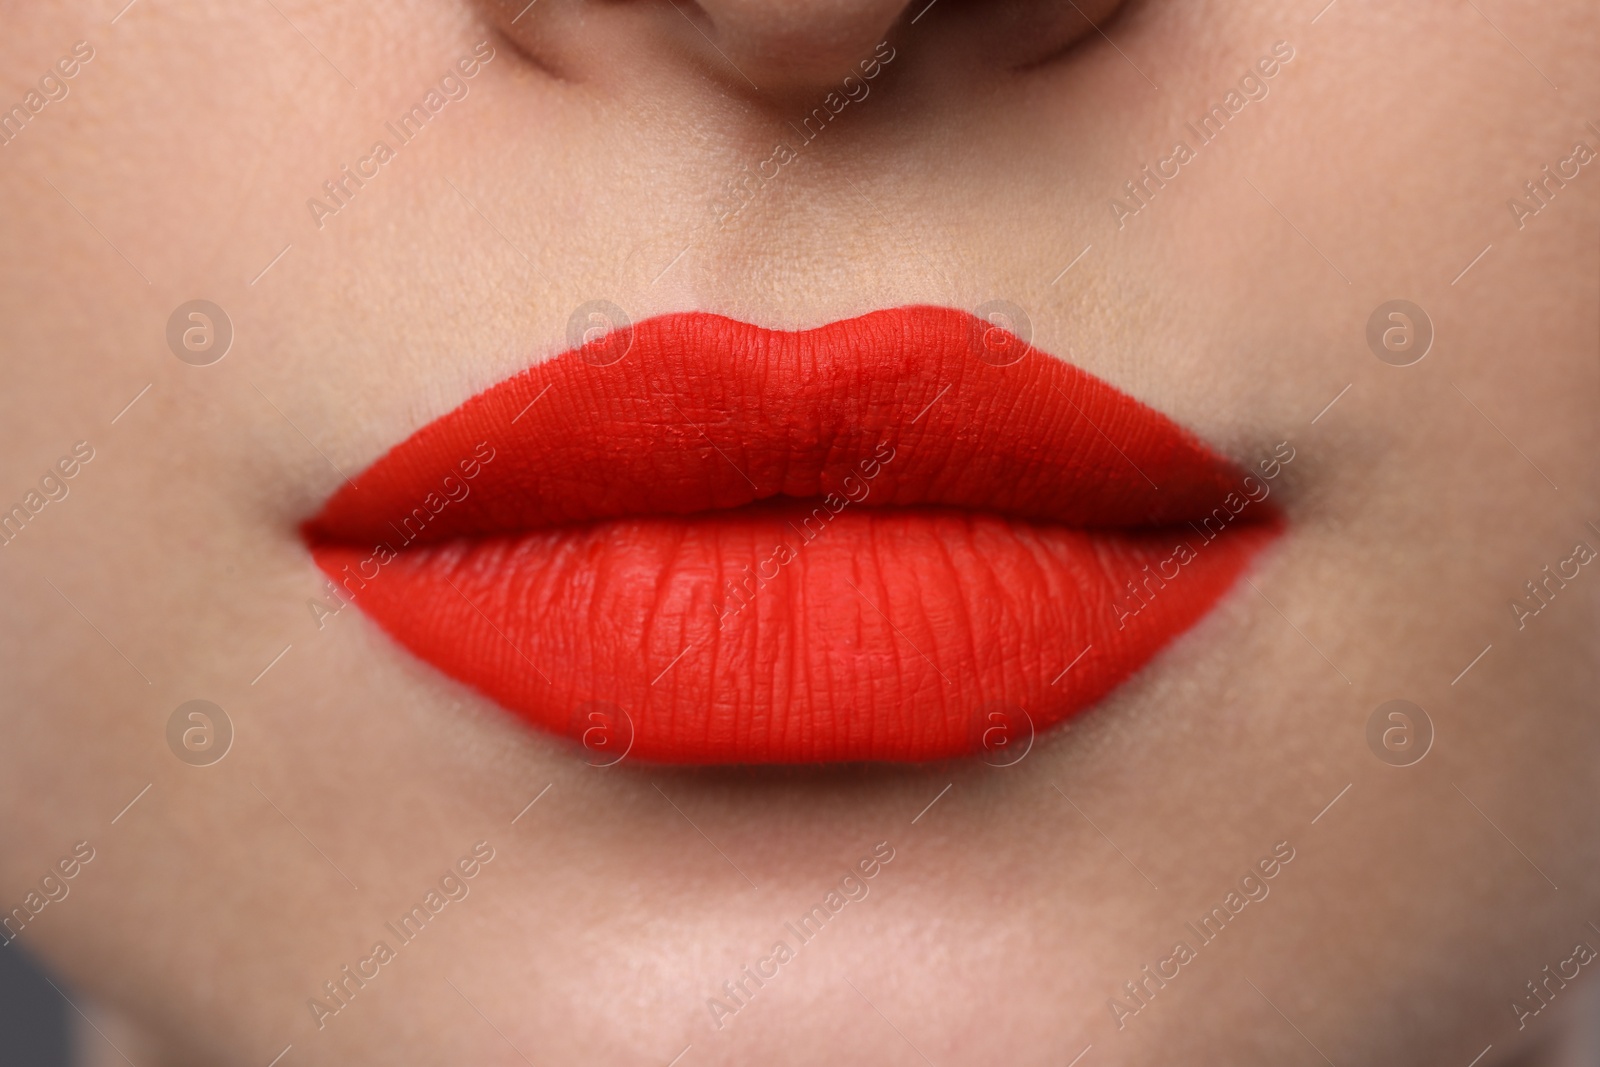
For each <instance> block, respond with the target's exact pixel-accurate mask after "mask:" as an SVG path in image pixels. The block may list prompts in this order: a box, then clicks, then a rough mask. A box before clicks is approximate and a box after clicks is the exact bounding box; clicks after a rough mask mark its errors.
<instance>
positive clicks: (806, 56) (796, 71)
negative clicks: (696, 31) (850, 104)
mask: <svg viewBox="0 0 1600 1067" xmlns="http://www.w3.org/2000/svg"><path fill="white" fill-rule="evenodd" d="M674 2H678V3H679V4H680V5H681V6H682V7H683V8H684V9H685V12H686V13H687V14H689V15H690V16H691V18H693V17H695V16H696V15H698V17H699V18H700V19H701V20H702V21H703V22H704V23H705V25H704V26H703V27H702V28H703V29H704V30H705V32H706V35H707V36H708V37H709V38H710V39H711V41H712V42H713V43H714V44H715V45H716V47H717V48H719V49H720V50H721V51H722V52H723V53H724V54H725V55H726V57H727V59H728V61H729V63H731V64H733V65H734V66H735V67H737V68H738V69H739V70H740V71H742V72H743V74H744V76H745V77H747V78H749V79H750V80H751V81H752V82H753V83H754V84H755V85H756V86H757V87H758V88H760V89H761V90H762V91H770V92H777V93H788V92H794V91H802V90H813V89H822V88H824V87H828V86H835V85H837V84H838V83H839V82H840V80H841V79H843V78H844V77H846V76H847V75H850V74H853V73H857V71H856V67H857V65H858V64H859V63H860V62H861V61H862V60H865V59H869V58H870V57H872V55H873V53H874V50H875V49H877V48H878V46H879V45H882V44H884V42H885V41H886V39H887V37H888V34H889V30H890V28H891V27H893V26H894V24H895V23H896V22H898V21H899V20H900V19H901V17H902V16H903V15H904V14H905V9H906V4H905V3H904V2H902V0H700V2H699V3H698V4H693V3H684V2H683V0H674ZM922 2H923V3H926V2H927V0H922ZM691 7H692V8H694V9H696V10H693V11H691V10H689V8H691ZM877 58H878V59H880V60H881V59H882V58H883V56H882V55H881V54H880V55H879V56H878V57H877Z"/></svg>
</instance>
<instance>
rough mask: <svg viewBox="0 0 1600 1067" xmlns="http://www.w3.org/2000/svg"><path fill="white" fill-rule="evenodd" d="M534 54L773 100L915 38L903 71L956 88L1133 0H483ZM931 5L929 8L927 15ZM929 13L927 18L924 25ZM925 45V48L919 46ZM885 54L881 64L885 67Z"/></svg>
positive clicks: (1074, 35) (1028, 56)
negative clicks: (930, 74)
mask: <svg viewBox="0 0 1600 1067" xmlns="http://www.w3.org/2000/svg"><path fill="white" fill-rule="evenodd" d="M480 2H481V3H483V4H485V5H486V6H487V8H488V9H489V12H490V14H491V15H492V17H493V19H494V21H495V22H496V24H497V25H498V26H499V28H500V29H501V30H502V31H504V32H505V33H506V35H507V36H508V37H510V38H511V39H512V40H513V41H515V42H516V43H517V45H518V46H519V47H520V48H521V49H522V50H523V52H524V53H526V54H527V55H528V57H529V58H531V59H532V60H533V61H534V62H536V63H539V64H541V65H543V66H544V67H546V68H547V69H549V70H550V71H551V72H552V73H554V74H556V75H558V76H560V77H562V78H564V79H567V80H570V81H575V82H594V81H616V80H632V81H633V82H634V83H635V84H649V83H651V82H653V81H655V80H656V79H658V78H659V77H662V76H666V77H672V76H674V75H676V76H679V77H685V76H686V77H690V78H692V79H695V80H698V81H702V82H703V81H704V80H706V79H707V78H708V77H709V78H710V79H711V80H712V81H713V82H717V83H720V84H722V85H724V86H726V87H727V88H729V89H731V90H732V91H734V92H736V93H738V92H743V93H745V94H747V95H753V96H757V97H759V98H761V99H763V100H764V101H765V102H766V103H769V104H770V103H774V102H777V101H779V100H782V99H784V98H789V97H809V96H814V95H817V94H822V93H827V92H849V91H850V90H851V88H852V86H853V85H854V83H853V82H850V83H847V82H846V81H845V79H846V78H847V77H850V76H851V75H855V76H856V77H857V78H860V77H862V76H865V77H869V78H870V77H873V76H875V73H876V70H877V69H878V67H881V66H882V65H883V64H886V63H888V62H889V61H890V60H891V59H892V58H893V57H894V56H895V55H896V54H897V53H896V47H897V46H898V45H901V44H904V45H905V48H904V50H903V51H904V54H905V57H906V58H904V59H901V60H899V62H898V63H897V64H896V70H903V69H904V68H906V67H908V66H911V65H916V64H920V65H921V66H923V67H924V68H927V69H932V70H936V71H937V75H938V78H937V84H938V85H939V86H941V88H943V89H944V90H945V91H957V90H960V89H961V82H962V79H963V78H966V79H968V80H970V79H971V78H972V77H974V76H976V75H977V74H978V73H979V72H980V71H982V70H983V69H984V68H986V67H991V68H997V69H998V68H1004V69H1010V70H1013V71H1018V70H1027V69H1031V68H1032V67H1033V66H1035V65H1036V64H1039V63H1042V62H1044V61H1045V60H1047V59H1049V58H1051V57H1053V56H1059V55H1063V54H1065V53H1066V51H1067V50H1068V49H1069V48H1070V46H1072V45H1073V44H1074V42H1076V41H1078V40H1080V39H1082V38H1084V37H1086V36H1090V35H1092V34H1094V33H1095V32H1096V30H1097V27H1098V26H1099V25H1100V24H1101V23H1102V22H1104V21H1106V20H1107V19H1110V18H1112V17H1113V16H1114V13H1115V12H1116V11H1117V10H1118V8H1119V7H1120V6H1121V4H1122V0H1072V2H1070V3H1062V2H1060V0H910V2H909V3H907V2H905V0H480ZM924 16H926V18H925V17H924ZM919 23H920V24H919ZM913 53H914V55H913ZM875 65H876V66H875Z"/></svg>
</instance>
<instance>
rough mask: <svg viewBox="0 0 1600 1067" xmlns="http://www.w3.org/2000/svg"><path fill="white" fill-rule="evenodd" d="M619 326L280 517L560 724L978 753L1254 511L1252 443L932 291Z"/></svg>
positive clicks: (657, 740) (423, 643) (399, 630)
mask: <svg viewBox="0 0 1600 1067" xmlns="http://www.w3.org/2000/svg"><path fill="white" fill-rule="evenodd" d="M632 331H633V332H632V346H631V348H630V349H628V350H627V353H626V355H625V356H624V357H623V358H621V359H619V360H617V361H615V362H608V359H610V358H611V357H612V356H614V355H615V353H616V351H617V346H615V344H614V343H613V344H612V346H611V347H610V348H604V347H603V346H605V345H606V344H607V342H606V341H602V342H600V345H601V346H602V347H601V348H595V347H592V346H591V347H590V348H586V349H577V350H573V351H569V352H566V353H564V354H562V355H560V356H557V357H556V358H554V359H551V360H548V361H546V362H543V363H540V364H538V365H537V366H535V367H532V368H530V369H529V370H527V371H525V372H523V373H521V374H518V375H516V376H515V377H512V378H510V379H507V380H506V381H503V382H501V383H499V384H498V385H495V386H493V387H491V388H489V389H487V390H485V391H484V392H482V393H480V394H479V395H477V396H475V397H473V398H472V399H470V400H468V401H466V402H465V403H464V404H462V405H461V406H460V407H459V408H457V409H456V410H454V411H452V412H450V413H449V414H447V415H445V416H443V417H442V418H439V419H437V420H436V421H434V422H432V423H430V424H428V425H427V426H424V427H423V428H422V429H420V430H418V431H417V432H416V433H415V434H413V435H412V436H411V437H410V438H409V439H407V440H406V441H404V442H402V443H400V444H399V445H396V446H395V447H394V448H393V449H391V450H390V451H389V452H388V453H387V454H386V455H384V456H383V457H382V458H380V459H379V460H378V461H377V462H376V463H374V464H373V465H372V466H371V467H370V468H368V469H367V470H366V471H365V472H364V473H362V474H361V475H360V476H359V477H358V478H357V479H356V480H355V485H356V486H359V488H356V487H355V486H352V485H346V486H344V487H343V488H342V489H340V490H339V491H338V492H337V493H336V494H335V495H334V496H333V497H332V498H331V499H330V500H329V501H328V502H327V504H326V505H325V506H324V507H323V509H322V511H321V512H320V513H319V514H317V515H316V516H314V517H313V518H312V519H310V520H309V521H307V522H306V523H305V525H304V528H303V532H304V535H305V537H306V540H307V543H308V544H309V546H310V548H311V551H312V554H313V556H314V558H315V560H316V562H317V564H318V565H319V566H320V567H321V568H322V569H323V570H324V571H325V572H326V573H327V574H328V575H329V576H330V577H331V578H332V579H333V580H334V581H335V582H336V583H337V584H338V585H339V587H340V590H341V593H342V595H344V596H345V597H347V598H348V599H350V600H351V601H352V602H353V603H354V604H355V605H356V606H357V607H359V608H360V609H361V610H362V611H363V612H364V613H365V614H367V615H368V616H369V617H370V618H372V619H373V620H374V621H375V622H377V623H378V625H379V626H381V627H382V628H383V629H384V630H386V631H387V632H388V633H389V634H390V635H391V636H392V637H393V638H394V639H395V640H396V641H398V642H399V643H400V644H401V645H403V646H405V647H406V648H407V649H409V650H410V651H411V652H413V653H414V654H416V655H417V656H419V657H420V658H422V659H423V660H426V661H427V662H428V663H430V664H432V665H434V666H435V667H437V668H438V669H439V670H441V671H443V672H444V673H445V674H447V675H449V676H451V677H452V678H455V679H457V680H459V681H461V682H464V683H466V684H467V685H470V686H472V687H473V688H475V689H477V690H479V691H480V692H482V693H484V694H485V695H487V696H489V697H491V698H492V699H494V700H496V701H497V702H499V703H500V704H501V705H503V706H504V707H506V708H508V709H510V710H511V711H512V712H513V713H515V714H516V715H518V716H520V717H521V718H523V719H524V720H526V721H527V722H529V723H531V724H533V725H535V726H538V727H541V728H543V729H545V730H548V731H552V732H554V733H557V734H560V735H564V736H567V737H570V738H573V739H575V740H579V741H585V742H586V743H589V744H590V747H591V748H594V747H595V746H594V743H593V742H594V739H595V736H596V734H595V731H596V729H601V728H603V729H604V730H605V731H606V738H605V740H604V742H603V743H604V744H609V745H611V746H612V748H613V749H615V750H616V751H618V752H619V753H620V752H622V751H623V750H626V752H627V755H628V756H629V758H632V759H642V760H648V761H659V762H666V763H687V764H726V763H822V762H838V761H868V760H889V761H912V760H931V759H941V758H947V757H954V756H962V755H968V754H973V753H978V752H983V751H984V750H985V749H986V748H990V747H992V744H993V731H992V729H990V728H989V727H990V726H991V725H992V724H993V723H995V722H997V721H1003V722H1004V723H1005V724H1006V725H1007V726H1008V727H1009V728H1013V729H1014V728H1016V726H1017V724H1018V723H1020V722H1021V721H1023V720H1026V721H1027V722H1028V723H1029V724H1030V725H1031V727H1034V728H1037V729H1040V730H1043V729H1047V728H1049V727H1050V726H1053V725H1056V724H1058V723H1060V722H1062V721H1064V720H1066V719H1067V718H1069V717H1071V716H1072V715H1073V714H1075V713H1076V712H1078V711H1080V710H1082V709H1084V708H1087V707H1089V706H1090V705H1092V704H1093V703H1094V702H1095V701H1097V700H1099V699H1100V698H1101V697H1103V696H1104V695H1105V694H1106V693H1108V692H1109V691H1110V690H1111V689H1113V688H1114V687H1115V686H1116V685H1118V684H1119V683H1120V682H1122V681H1123V680H1125V679H1126V678H1127V677H1128V676H1129V675H1131V674H1133V673H1134V672H1135V671H1137V670H1138V669H1139V668H1140V667H1141V666H1143V665H1144V664H1145V663H1146V662H1147V661H1148V660H1149V659H1150V658H1151V657H1152V656H1154V655H1155V654H1156V653H1157V652H1158V651H1160V649H1161V648H1162V647H1163V646H1164V645H1166V644H1167V643H1168V642H1170V641H1171V640H1172V639H1173V638H1175V637H1176V636H1177V635H1178V634H1180V633H1182V632H1183V631H1184V630H1186V629H1188V628H1189V627H1190V626H1192V625H1193V624H1194V623H1195V622H1196V621H1198V620H1199V619H1200V618H1201V617H1203V616H1204V615H1205V614H1206V613H1207V612H1208V611H1209V610H1210V608H1211V607H1212V606H1213V605H1214V604H1215V603H1216V602H1217V601H1218V600H1219V599H1220V598H1221V597H1222V595H1223V594H1224V593H1225V592H1226V591H1227V590H1228V589H1229V588H1230V587H1231V586H1232V585H1233V583H1234V582H1235V581H1236V580H1237V579H1238V577H1239V576H1240V575H1241V574H1242V573H1243V571H1244V569H1245V568H1246V566H1247V565H1248V564H1249V561H1250V560H1251V558H1252V557H1253V555H1254V554H1255V553H1256V552H1257V551H1259V550H1260V549H1261V548H1262V547H1263V546H1264V545H1265V544H1267V543H1268V542H1269V541H1270V540H1272V539H1273V538H1274V537H1275V536H1276V535H1277V534H1278V532H1279V531H1280V530H1281V528H1282V524H1281V521H1280V520H1279V518H1278V515H1277V512H1276V509H1275V508H1273V506H1272V505H1271V504H1270V503H1268V502H1267V499H1266V497H1267V496H1268V494H1269V493H1270V485H1269V482H1270V478H1271V476H1272V475H1274V474H1275V473H1276V470H1277V465H1276V463H1274V464H1273V466H1272V468H1271V473H1265V472H1267V471H1268V468H1267V467H1266V466H1265V465H1264V466H1263V468H1262V469H1263V472H1264V473H1263V474H1261V475H1259V476H1258V475H1254V474H1245V473H1244V472H1242V471H1240V470H1238V469H1237V468H1235V467H1234V466H1232V465H1231V464H1230V463H1228V462H1227V461H1226V460H1224V459H1222V458H1220V457H1219V456H1217V455H1216V454H1215V453H1213V452H1212V451H1211V450H1210V449H1208V448H1207V447H1206V446H1205V445H1203V444H1202V443H1201V442H1200V441H1199V440H1198V439H1197V438H1195V437H1194V436H1193V435H1192V434H1190V433H1189V432H1187V431H1186V430H1184V429H1183V428H1181V427H1180V426H1178V425H1177V424H1176V423H1174V422H1173V421H1172V420H1170V419H1168V418H1167V417H1166V416H1164V415H1162V414H1161V413H1159V412H1157V411H1155V410H1154V409H1152V408H1150V407H1148V406H1146V405H1144V404H1142V403H1140V402H1139V401H1137V400H1135V399H1133V398H1132V397H1130V396H1128V395H1126V394H1124V393H1122V392H1120V391H1119V390H1117V389H1116V388H1114V387H1113V386H1111V385H1109V384H1107V383H1105V382H1103V381H1101V380H1100V379H1098V378H1095V377H1093V376H1092V375H1090V374H1088V373H1086V372H1084V371H1082V370H1080V369H1078V368H1076V367H1073V366H1071V365H1070V364H1067V363H1065V362H1063V361H1061V360H1058V359H1054V358H1052V357H1050V356H1047V355H1045V354H1044V353H1042V352H1038V351H1036V350H1034V349H1032V348H1030V347H1029V346H1027V345H1026V344H1025V343H1024V342H1022V341H1021V340H1019V339H1017V338H1015V337H1013V336H1011V335H1009V334H999V335H997V334H995V333H994V331H993V329H992V328H990V327H988V326H987V325H986V324H984V323H981V322H980V321H979V320H977V319H975V318H974V317H973V316H971V315H970V314H968V313H966V312H963V311H957V310H952V309H948V308H935V307H907V308H899V309H894V310H889V311H879V312H873V313H871V314H868V315H863V316H861V317H859V318H854V319H849V320H844V321H840V322H835V323H831V324H829V325H827V326H823V327H821V328H818V329H814V330H805V331H797V332H786V331H775V330H767V329H763V328H761V327H757V326H752V325H749V324H746V323H741V322H737V321H734V320H732V319H728V318H724V317H721V316H717V315H711V314H704V313H690V314H675V315H666V316H662V317H659V318H655V319H651V320H648V321H646V322H643V323H640V324H638V325H637V326H634V327H632ZM997 339H998V343H999V344H1001V345H1002V346H1014V347H1009V352H1008V355H1007V359H1006V360H1003V361H997V360H994V359H992V358H987V357H989V356H991V355H992V353H993V346H994V344H995V343H996V342H997ZM985 346H989V347H988V348H987V349H986V348H985ZM597 353H603V354H604V355H605V357H606V358H594V357H595V356H596V354H597ZM586 355H588V356H589V357H590V358H588V359H586V358H585V356H586ZM1013 356H1015V357H1018V358H1016V359H1015V361H1011V359H1012V357H1013ZM1000 362H1004V363H1005V365H997V363H1000ZM597 364H605V365H597ZM1291 457H1292V454H1291ZM1279 458H1280V459H1282V458H1283V457H1281V456H1280V457H1279ZM997 715H998V716H1000V717H1001V718H1000V719H998V720H997V719H996V716H997Z"/></svg>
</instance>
